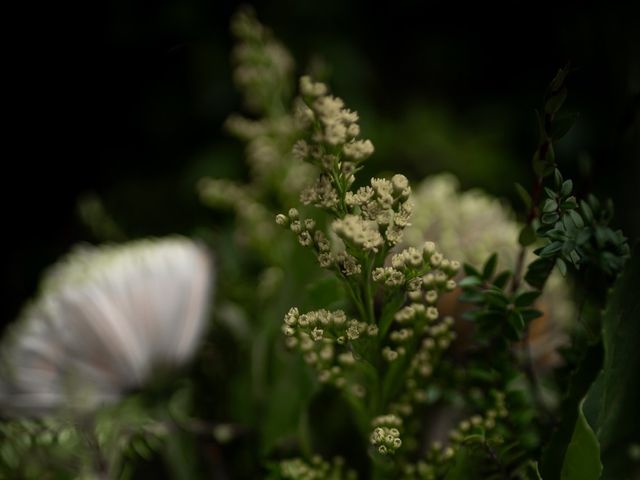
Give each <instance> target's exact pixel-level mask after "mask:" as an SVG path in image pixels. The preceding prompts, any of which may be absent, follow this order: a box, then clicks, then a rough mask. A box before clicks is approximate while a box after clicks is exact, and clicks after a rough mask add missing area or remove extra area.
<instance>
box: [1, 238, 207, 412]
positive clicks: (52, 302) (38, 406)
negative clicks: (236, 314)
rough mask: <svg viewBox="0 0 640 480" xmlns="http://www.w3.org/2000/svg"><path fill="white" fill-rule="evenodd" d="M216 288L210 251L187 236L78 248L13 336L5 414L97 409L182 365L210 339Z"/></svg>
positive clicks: (8, 341) (4, 371) (7, 354)
mask: <svg viewBox="0 0 640 480" xmlns="http://www.w3.org/2000/svg"><path fill="white" fill-rule="evenodd" d="M212 282H213V271H212V266H211V261H210V258H209V256H208V254H207V252H206V251H205V249H204V248H203V247H202V246H200V245H198V244H196V243H194V242H192V241H191V240H189V239H187V238H182V237H170V238H165V239H157V240H139V241H135V242H130V243H127V244H123V245H118V246H103V247H92V246H82V247H78V248H77V249H76V250H74V251H73V252H71V253H70V254H69V255H68V256H67V257H66V258H65V259H63V260H62V261H61V262H59V263H58V264H56V265H54V267H53V268H52V269H51V270H50V271H49V272H48V273H47V275H45V278H44V281H43V284H42V292H41V294H40V296H39V298H38V299H37V300H36V301H35V302H34V303H33V304H32V305H30V306H29V307H27V308H26V309H25V311H24V313H23V316H22V318H21V319H20V320H19V321H18V322H16V324H15V325H14V326H13V327H12V328H11V331H10V332H9V334H8V335H7V337H6V338H5V339H4V340H5V341H4V342H3V345H2V351H1V352H0V353H1V357H0V358H1V360H0V361H1V362H2V363H1V364H0V408H1V409H2V411H5V412H9V413H13V414H42V413H47V412H50V411H53V410H56V409H59V408H61V407H64V408H82V409H86V408H94V407H97V406H99V405H101V404H105V403H110V402H113V401H116V400H117V399H118V398H120V397H121V396H122V395H123V393H125V392H126V391H127V390H131V389H134V388H137V387H140V386H141V385H143V384H144V382H145V381H146V380H148V379H149V377H150V376H151V375H152V373H153V370H154V369H158V368H160V369H163V368H167V367H177V366H179V365H181V364H182V363H184V362H185V361H186V360H188V359H189V357H190V356H191V355H192V354H193V352H194V350H195V349H196V347H197V345H198V341H199V339H200V337H201V336H202V332H203V329H204V327H205V323H206V312H207V306H208V303H209V302H208V301H209V293H210V290H211V286H212Z"/></svg>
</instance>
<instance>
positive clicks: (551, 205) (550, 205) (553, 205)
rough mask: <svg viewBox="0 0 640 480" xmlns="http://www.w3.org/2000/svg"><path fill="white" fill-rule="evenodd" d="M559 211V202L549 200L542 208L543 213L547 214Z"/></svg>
mask: <svg viewBox="0 0 640 480" xmlns="http://www.w3.org/2000/svg"><path fill="white" fill-rule="evenodd" d="M557 209H558V202H556V201H555V200H552V199H550V198H549V199H547V200H545V202H544V205H543V206H542V211H543V212H545V213H550V212H555V211H556V210H557Z"/></svg>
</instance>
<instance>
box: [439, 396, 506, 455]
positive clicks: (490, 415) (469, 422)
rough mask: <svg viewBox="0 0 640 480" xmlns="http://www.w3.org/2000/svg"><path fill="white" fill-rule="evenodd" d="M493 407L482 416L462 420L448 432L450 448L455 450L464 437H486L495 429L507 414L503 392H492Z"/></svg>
mask: <svg viewBox="0 0 640 480" xmlns="http://www.w3.org/2000/svg"><path fill="white" fill-rule="evenodd" d="M493 396H494V401H495V405H494V407H493V408H490V409H489V410H487V411H486V412H485V413H484V414H483V415H472V416H471V417H469V418H467V419H465V420H462V421H460V422H459V423H458V425H457V427H456V428H454V429H453V430H451V432H449V439H450V440H451V446H452V447H454V448H456V447H458V446H459V445H460V444H462V442H463V441H464V439H465V437H468V436H469V435H472V434H474V433H483V434H485V435H488V434H489V433H490V432H491V431H492V430H494V429H495V428H496V424H497V422H499V421H500V419H504V418H506V417H507V416H508V415H509V413H508V411H507V408H506V404H505V395H504V393H503V392H494V393H493Z"/></svg>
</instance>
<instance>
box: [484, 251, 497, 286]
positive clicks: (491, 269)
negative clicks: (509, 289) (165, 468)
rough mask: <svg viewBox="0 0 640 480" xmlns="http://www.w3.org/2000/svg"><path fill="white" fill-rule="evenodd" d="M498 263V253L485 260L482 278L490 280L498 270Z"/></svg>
mask: <svg viewBox="0 0 640 480" xmlns="http://www.w3.org/2000/svg"><path fill="white" fill-rule="evenodd" d="M497 264H498V254H497V253H494V254H493V255H491V256H490V257H489V258H488V260H487V261H486V262H485V264H484V267H483V268H482V278H483V279H484V280H489V279H490V278H491V277H492V276H493V274H494V273H495V271H496V265H497Z"/></svg>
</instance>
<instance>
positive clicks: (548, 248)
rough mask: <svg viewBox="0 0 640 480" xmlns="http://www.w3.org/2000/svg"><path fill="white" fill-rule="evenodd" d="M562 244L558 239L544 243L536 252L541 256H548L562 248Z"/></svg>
mask: <svg viewBox="0 0 640 480" xmlns="http://www.w3.org/2000/svg"><path fill="white" fill-rule="evenodd" d="M562 246H563V243H562V242H558V241H555V242H551V243H549V244H548V245H545V246H544V247H542V248H541V249H540V252H538V255H540V256H541V257H548V256H550V255H553V254H554V253H557V252H559V251H560V250H562Z"/></svg>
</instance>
